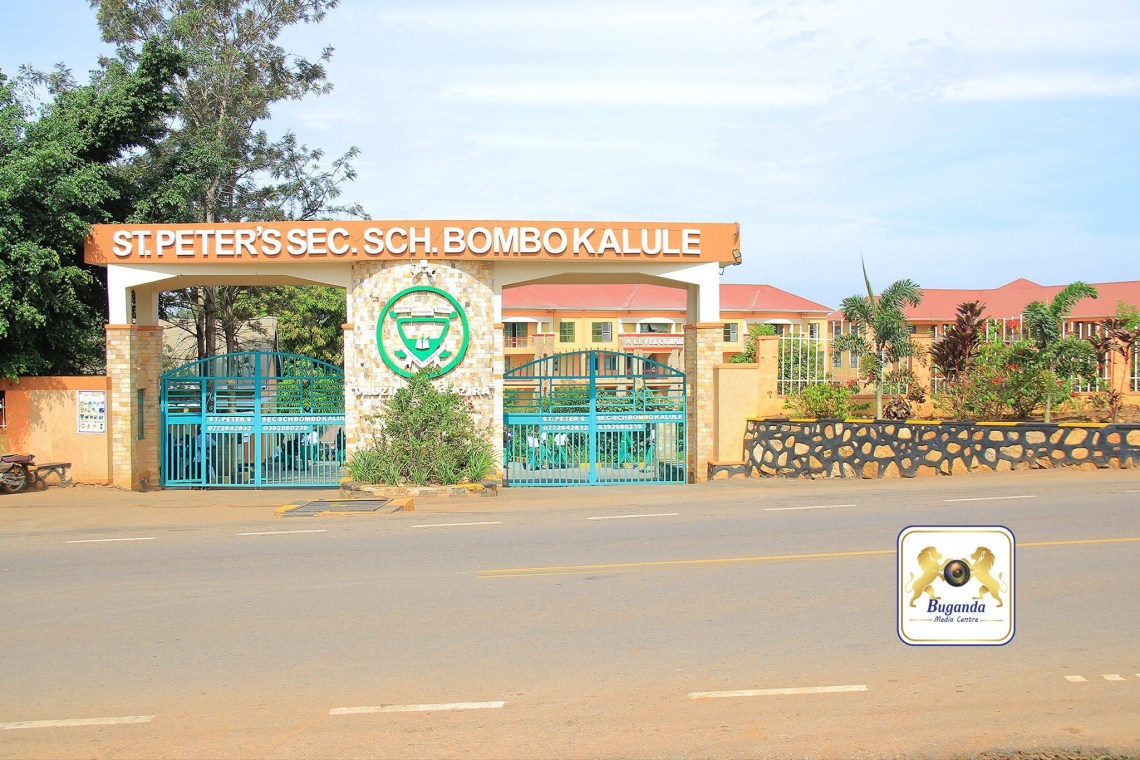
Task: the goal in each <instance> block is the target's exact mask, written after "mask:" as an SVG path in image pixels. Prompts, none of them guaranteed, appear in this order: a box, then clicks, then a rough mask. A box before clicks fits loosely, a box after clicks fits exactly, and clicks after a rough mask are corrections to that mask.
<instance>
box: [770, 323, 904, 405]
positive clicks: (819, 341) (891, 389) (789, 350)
mask: <svg viewBox="0 0 1140 760" xmlns="http://www.w3.org/2000/svg"><path fill="white" fill-rule="evenodd" d="M844 356H846V357H847V361H846V362H843V361H842V358H843V357H840V359H841V360H840V361H839V362H836V361H835V359H834V357H832V355H831V341H830V340H828V339H825V338H822V337H811V336H810V335H802V334H796V335H783V336H781V337H780V346H779V349H778V353H777V357H778V368H777V393H779V394H780V395H781V396H790V395H794V394H796V393H800V392H801V391H803V389H804V388H806V387H807V386H809V385H815V384H817V383H846V382H851V381H852V380H854V381H856V382H859V383H860V385H862V382H863V380H862V376H861V375H860V373H859V362H858V358H857V357H852V356H850V355H849V353H847V354H844ZM837 365H838V366H837ZM911 367H912V365H911V357H909V356H908V357H906V358H904V359H902V360H900V361H897V362H888V363H887V367H886V373H887V374H888V375H890V374H893V373H896V372H899V371H908V372H909V370H910V369H911ZM909 390H910V384H909V382H907V381H906V380H905V379H903V380H901V381H898V382H890V381H888V382H886V383H884V384H883V393H885V394H887V395H905V394H906V393H907V392H908V391H909Z"/></svg>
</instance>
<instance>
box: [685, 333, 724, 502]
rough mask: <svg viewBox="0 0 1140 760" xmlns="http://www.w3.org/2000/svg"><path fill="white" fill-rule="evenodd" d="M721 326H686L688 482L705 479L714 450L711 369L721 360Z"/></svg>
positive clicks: (713, 398) (722, 341)
mask: <svg viewBox="0 0 1140 760" xmlns="http://www.w3.org/2000/svg"><path fill="white" fill-rule="evenodd" d="M723 357H724V325H723V324H721V323H719V322H711V323H710V322H698V323H696V324H692V325H685V376H686V383H685V395H686V399H685V412H686V414H685V418H686V419H685V427H686V428H687V431H686V432H687V435H686V439H687V448H686V451H685V458H686V460H687V464H688V468H689V480H690V482H695V483H703V482H704V481H706V480H708V477H709V473H708V469H709V467H708V462H709V459H711V458H712V457H713V453H714V452H715V450H716V389H715V382H714V379H713V367H715V366H716V365H717V364H719V363H720V362H722V361H723Z"/></svg>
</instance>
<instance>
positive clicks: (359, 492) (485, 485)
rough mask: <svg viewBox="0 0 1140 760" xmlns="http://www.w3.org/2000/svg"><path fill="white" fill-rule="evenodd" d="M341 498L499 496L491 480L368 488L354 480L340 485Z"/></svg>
mask: <svg viewBox="0 0 1140 760" xmlns="http://www.w3.org/2000/svg"><path fill="white" fill-rule="evenodd" d="M340 493H341V496H343V497H345V498H367V497H370V496H384V497H388V498H392V497H397V496H419V497H421V498H451V497H459V498H486V497H490V496H498V495H499V485H498V483H496V482H495V481H493V480H483V481H481V482H479V483H461V484H457V485H453V486H385V485H376V486H370V485H366V484H364V483H360V482H357V481H355V480H344V481H342V482H341V484H340Z"/></svg>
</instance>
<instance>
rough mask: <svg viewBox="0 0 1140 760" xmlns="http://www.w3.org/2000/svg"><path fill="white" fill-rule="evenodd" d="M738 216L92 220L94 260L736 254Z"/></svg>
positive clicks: (714, 257) (696, 259) (734, 258)
mask: <svg viewBox="0 0 1140 760" xmlns="http://www.w3.org/2000/svg"><path fill="white" fill-rule="evenodd" d="M739 245H740V230H739V225H736V224H672V223H670V224H661V223H652V222H650V223H635V224H631V223H614V222H574V223H571V224H567V223H564V222H531V223H529V224H520V223H518V222H513V223H512V222H490V221H487V222H470V221H468V222H460V221H386V222H382V221H373V220H369V221H337V222H266V223H259V224H255V223H229V224H139V225H109V224H108V225H96V226H95V227H94V229H93V232H92V235H91V237H90V238H88V240H87V245H86V248H85V258H86V260H87V263H89V264H103V265H106V264H144V263H150V264H154V263H158V262H160V261H162V262H178V263H195V262H201V263H207V262H208V263H218V262H225V261H235V262H236V261H242V262H247V263H251V262H258V263H278V262H280V263H285V262H289V263H303V262H329V261H369V260H373V261H376V260H405V261H406V260H409V259H422V258H424V257H439V258H441V259H456V260H482V261H486V260H496V259H499V260H501V259H503V258H514V259H518V258H527V257H530V258H533V259H536V260H541V259H548V260H551V259H559V260H567V259H582V260H591V261H606V260H609V261H630V260H650V261H669V260H672V261H683V262H689V263H704V262H719V263H724V264H731V263H736V262H738V261H739V256H740V253H739V250H738V249H739Z"/></svg>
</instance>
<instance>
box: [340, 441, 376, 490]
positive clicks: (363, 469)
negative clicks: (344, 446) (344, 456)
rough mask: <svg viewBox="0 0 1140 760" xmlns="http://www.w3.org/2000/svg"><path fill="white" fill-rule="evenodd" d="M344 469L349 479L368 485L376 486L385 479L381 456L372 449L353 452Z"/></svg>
mask: <svg viewBox="0 0 1140 760" xmlns="http://www.w3.org/2000/svg"><path fill="white" fill-rule="evenodd" d="M344 469H345V472H347V473H348V477H350V478H352V479H353V480H356V481H359V482H361V483H367V484H368V485H375V484H376V483H379V482H381V480H382V478H383V468H382V467H381V463H380V456H379V455H378V454H377V453H376V452H375V451H373V450H372V449H363V450H362V451H355V452H353V453H352V456H350V457H349V458H348V461H347V462H345V463H344Z"/></svg>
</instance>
